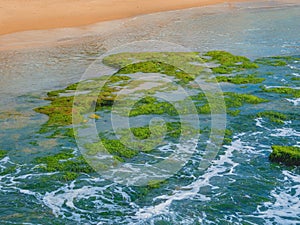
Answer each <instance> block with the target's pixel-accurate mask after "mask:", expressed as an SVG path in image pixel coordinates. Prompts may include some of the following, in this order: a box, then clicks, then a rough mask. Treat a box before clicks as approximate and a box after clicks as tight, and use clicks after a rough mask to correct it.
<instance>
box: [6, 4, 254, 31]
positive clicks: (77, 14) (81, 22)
mask: <svg viewBox="0 0 300 225" xmlns="http://www.w3.org/2000/svg"><path fill="white" fill-rule="evenodd" d="M246 1H251V0H227V1H226V0H185V1H182V0H164V1H160V0H152V1H149V0H123V1H117V0H101V1H99V0H97V1H95V0H59V1H58V0H43V2H42V3H41V1H39V0H30V1H24V0H1V5H2V6H1V7H0V21H2V22H1V23H0V35H5V34H12V33H16V32H21V31H28V30H46V29H53V28H70V27H80V26H86V25H91V24H94V23H99V22H103V21H111V20H118V19H125V18H130V17H135V16H139V15H144V14H150V13H156V12H165V11H173V10H180V9H187V8H194V7H201V6H208V5H216V4H221V3H227V4H229V5H230V4H231V3H234V2H246Z"/></svg>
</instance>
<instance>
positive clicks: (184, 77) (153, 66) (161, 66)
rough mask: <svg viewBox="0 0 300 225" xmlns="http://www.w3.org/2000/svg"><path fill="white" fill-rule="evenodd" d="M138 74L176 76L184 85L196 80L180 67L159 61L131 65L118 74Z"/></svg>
mask: <svg viewBox="0 0 300 225" xmlns="http://www.w3.org/2000/svg"><path fill="white" fill-rule="evenodd" d="M137 72H142V73H161V74H166V75H168V76H174V77H176V78H177V79H178V80H179V81H182V82H184V83H188V82H190V81H192V80H194V79H195V76H194V75H192V74H189V73H186V72H184V71H183V70H181V69H179V68H178V67H175V66H173V65H170V64H166V63H163V62H157V61H147V62H139V63H134V64H130V65H127V66H125V67H123V68H121V69H120V70H119V71H118V74H132V73H137Z"/></svg>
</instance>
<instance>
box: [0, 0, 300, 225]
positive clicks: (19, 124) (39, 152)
mask: <svg viewBox="0 0 300 225" xmlns="http://www.w3.org/2000/svg"><path fill="white" fill-rule="evenodd" d="M268 4H269V6H270V5H271V6H273V8H263V9H262V8H259V7H261V5H259V4H258V5H255V4H248V3H247V4H245V5H241V6H240V5H237V6H238V7H241V8H236V9H228V10H226V11H225V12H224V13H222V12H220V9H219V8H218V7H207V8H204V9H192V10H183V11H176V12H173V13H161V14H156V15H149V16H142V17H138V18H136V19H132V20H128V21H127V22H125V23H124V27H123V28H122V27H121V28H119V29H118V30H116V31H113V32H112V33H111V34H106V35H107V36H106V38H107V39H106V41H102V40H103V37H100V38H99V37H94V38H91V39H89V41H88V42H79V43H70V44H65V45H61V46H56V47H46V48H36V49H31V50H14V51H7V52H3V53H1V56H0V59H1V60H0V63H1V67H0V68H1V82H0V95H1V101H0V104H1V105H0V109H1V114H0V123H1V130H0V137H1V138H0V148H1V149H6V150H9V156H8V157H5V158H3V159H2V160H0V171H1V172H2V173H1V174H0V209H1V212H0V221H1V224H75V223H76V224H209V223H212V224H299V223H300V219H299V218H300V213H299V212H300V192H299V190H300V172H299V168H289V167H284V166H279V165H277V164H272V163H270V162H269V160H268V155H269V154H270V152H271V146H272V145H298V146H299V145H300V124H299V123H300V120H299V104H298V103H299V99H297V98H292V97H288V98H284V97H281V98H279V97H278V95H274V96H273V95H272V94H270V93H263V92H261V91H260V88H259V86H260V84H256V85H247V87H246V88H243V89H241V88H238V87H237V86H235V85H231V84H222V85H221V87H222V89H223V91H241V92H245V93H249V92H250V93H252V94H255V95H257V96H260V97H267V98H268V99H270V100H272V101H271V102H268V103H263V104H259V105H254V106H252V105H246V106H243V108H242V113H241V115H239V116H238V117H228V121H227V126H228V128H229V129H232V130H234V134H233V141H232V143H231V144H227V145H224V146H223V147H222V149H221V150H220V153H219V155H218V157H217V158H216V159H215V160H214V161H213V163H212V165H211V166H210V167H209V168H208V169H207V170H206V171H205V172H204V173H203V172H201V171H199V170H198V160H199V156H197V155H195V156H194V157H192V158H191V160H190V161H189V163H188V164H187V165H185V167H184V168H183V169H182V170H181V171H180V172H178V174H176V175H174V176H173V177H171V178H170V179H169V180H168V182H167V183H165V184H163V185H161V187H160V188H158V189H152V190H150V191H147V192H146V190H145V189H144V188H143V187H130V186H124V185H120V184H117V183H112V182H110V181H107V180H105V179H103V178H101V177H100V176H98V175H88V174H82V175H81V176H80V177H79V178H77V179H76V180H74V181H70V182H65V183H63V182H60V181H58V180H53V179H49V176H51V175H52V174H50V173H41V172H38V171H37V170H35V169H34V167H35V164H34V163H32V158H35V157H39V156H43V155H45V154H53V153H56V152H58V151H60V150H61V149H62V148H66V149H73V150H74V152H75V153H76V154H77V153H78V151H79V150H78V149H77V145H76V144H75V143H74V142H72V141H70V140H68V139H59V138H50V139H49V138H47V134H40V133H38V131H39V129H40V128H41V126H42V124H43V123H45V122H46V121H47V117H46V116H44V115H41V114H38V113H35V112H34V111H33V110H32V109H33V108H35V107H38V106H41V105H45V104H48V102H47V101H44V100H42V98H41V97H42V96H43V95H45V93H46V92H47V91H49V90H53V89H56V88H61V87H64V86H66V85H67V84H70V83H73V82H76V81H78V79H79V78H80V77H81V75H82V73H83V72H84V70H85V69H86V67H87V66H88V65H89V64H90V63H91V62H92V61H93V60H94V59H96V58H97V57H98V56H99V55H101V54H102V53H103V52H104V51H105V50H106V49H110V48H112V47H115V46H117V45H118V44H120V43H121V44H122V43H126V42H129V41H133V40H140V39H157V40H163V41H170V42H175V43H177V44H182V45H183V46H185V47H188V48H190V49H192V50H197V51H200V52H203V51H206V50H212V49H222V50H227V51H230V52H232V53H235V54H241V55H245V56H247V57H250V58H252V59H253V58H258V57H263V56H275V55H294V56H298V57H299V55H300V54H299V48H300V42H299V33H300V27H299V24H298V21H299V19H300V13H299V12H300V10H299V9H300V8H299V6H293V7H290V6H280V7H277V5H276V4H275V3H268ZM256 6H257V7H256ZM162 18H164V19H162ZM141 24H144V26H143V27H140V25H141ZM270 71H271V72H273V73H274V74H273V75H267V72H270ZM259 73H260V74H262V76H263V77H265V78H266V81H264V83H263V84H264V85H266V86H292V87H294V88H299V82H298V83H297V82H294V81H292V80H291V78H292V77H298V76H299V74H300V62H299V61H294V62H293V63H290V64H288V65H287V66H284V67H274V68H273V67H268V66H261V68H260V69H259ZM287 74H289V75H290V76H287ZM263 109H264V110H271V109H277V110H280V111H282V112H284V113H287V114H292V115H294V116H295V119H294V120H292V121H287V122H285V123H284V124H282V125H274V124H271V123H268V121H266V120H264V119H263V118H253V117H251V116H249V115H252V114H255V113H256V112H258V111H260V110H263ZM103 116H105V115H103ZM144 119H145V120H147V118H144ZM241 121H242V123H241ZM99 125H100V126H101V124H99ZM6 169H9V170H10V171H9V172H5V173H4V172H3V171H5V170H6Z"/></svg>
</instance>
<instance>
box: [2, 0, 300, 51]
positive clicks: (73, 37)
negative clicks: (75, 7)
mask: <svg viewBox="0 0 300 225" xmlns="http://www.w3.org/2000/svg"><path fill="white" fill-rule="evenodd" d="M0 1H4V2H6V3H7V2H18V1H24V0H11V1H10V0H0ZM30 1H32V2H36V1H37V0H30ZM47 1H48V0H47ZM65 1H66V0H64V1H63V2H65ZM70 1H71V2H73V1H74V0H70ZM106 1H108V0H104V2H106ZM137 1H146V0H132V3H133V2H137ZM155 1H156V0H155ZM77 2H79V3H80V2H81V3H82V0H77ZM93 2H95V1H93ZM113 2H114V4H115V3H116V2H115V1H113ZM126 2H127V0H126V1H125V3H126ZM175 2H176V3H177V4H178V2H179V0H176V1H175ZM191 2H192V3H195V2H196V3H197V4H196V5H195V6H193V5H188V3H191ZM125 3H124V4H125ZM152 3H153V2H152ZM167 3H169V5H168V4H166V6H170V7H173V8H168V9H165V10H164V8H160V10H158V11H149V12H147V13H141V14H137V15H136V14H133V15H129V16H128V17H123V18H119V19H117V18H115V19H111V20H105V21H100V22H99V21H98V22H95V23H92V24H88V25H82V26H74V27H54V28H47V27H43V29H31V30H24V31H19V32H14V33H8V34H1V31H2V30H1V29H0V51H9V50H17V49H28V48H36V47H47V46H53V45H55V46H56V45H61V44H65V43H72V42H75V41H78V40H83V39H90V38H94V37H97V38H101V39H102V40H103V41H105V40H106V39H107V38H108V39H109V37H108V36H107V35H109V34H112V33H115V31H116V30H119V29H121V28H122V30H123V32H130V31H128V30H127V27H128V26H131V25H130V24H132V22H133V21H134V20H136V19H138V20H140V18H144V17H145V18H147V17H149V18H150V20H151V21H152V20H153V17H155V18H157V19H155V20H153V22H154V21H155V22H154V23H157V24H158V26H160V24H163V23H164V17H161V15H168V14H173V13H176V12H179V11H189V10H191V12H193V13H194V12H195V11H198V9H205V10H206V9H208V10H209V11H210V13H216V14H218V13H220V12H226V11H228V12H230V11H232V10H240V9H251V8H253V4H254V6H255V8H257V7H258V8H262V9H263V8H273V7H278V6H281V7H282V6H291V5H298V4H299V2H297V0H276V1H272V2H264V1H261V0H229V1H227V2H226V1H224V0H188V2H187V3H185V4H183V3H181V4H182V5H181V7H179V8H178V9H175V8H176V7H177V5H176V4H174V5H172V3H170V1H169V0H167ZM10 4H11V3H10ZM101 4H104V3H103V2H102V3H101ZM111 4H112V3H111ZM107 6H108V5H106V7H107ZM188 6H190V7H188ZM47 7H48V6H47ZM174 7H175V8H174ZM3 8H4V7H2V8H0V12H3V10H4V9H3ZM123 9H124V8H123ZM44 10H45V9H44ZM124 10H125V9H124ZM149 10H150V8H149ZM201 11H202V10H201ZM85 13H86V12H85ZM76 16H77V18H78V16H80V15H76ZM1 17H4V14H1V13H0V18H1ZM21 17H22V16H21ZM161 19H162V20H161ZM179 19H182V18H180V16H179ZM0 21H1V20H0ZM39 21H40V20H38V21H36V22H39ZM75 22H76V21H75ZM24 23H26V21H24ZM3 24H4V23H3V22H2V23H1V22H0V27H1V26H4V25H3ZM146 24H148V25H150V24H149V23H148V22H146V21H145V25H146ZM6 26H8V24H6ZM146 26H147V25H146ZM142 29H143V28H142ZM129 30H130V29H129ZM2 32H3V31H2Z"/></svg>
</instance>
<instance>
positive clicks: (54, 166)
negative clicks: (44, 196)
mask: <svg viewBox="0 0 300 225" xmlns="http://www.w3.org/2000/svg"><path fill="white" fill-rule="evenodd" d="M34 162H35V163H37V164H40V165H39V166H38V167H37V168H38V169H41V170H43V171H46V172H63V173H65V175H66V174H67V175H71V174H73V175H72V176H74V173H76V174H78V175H79V174H80V173H93V172H94V170H93V169H92V168H91V167H90V166H89V164H87V162H86V161H85V159H84V158H83V156H75V155H74V153H73V150H63V151H61V152H60V153H57V154H55V155H50V156H44V157H38V158H36V159H35V160H34Z"/></svg>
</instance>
